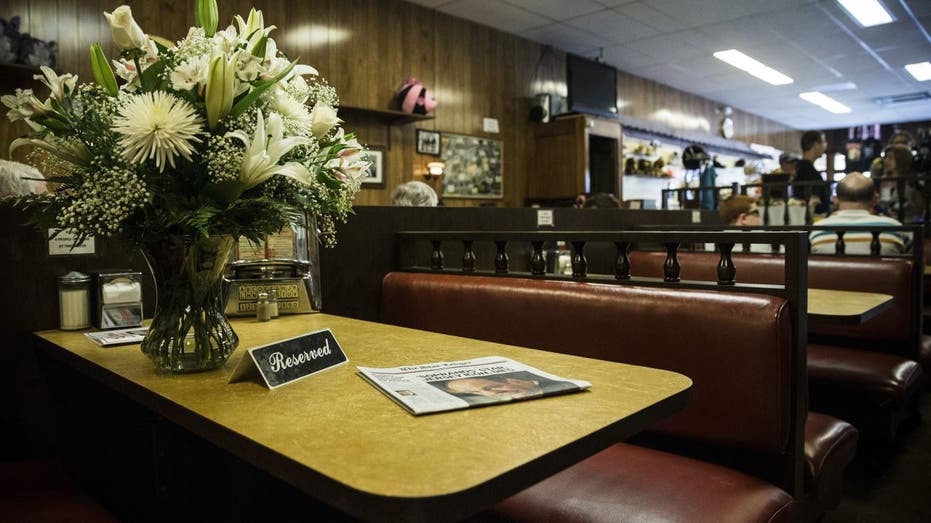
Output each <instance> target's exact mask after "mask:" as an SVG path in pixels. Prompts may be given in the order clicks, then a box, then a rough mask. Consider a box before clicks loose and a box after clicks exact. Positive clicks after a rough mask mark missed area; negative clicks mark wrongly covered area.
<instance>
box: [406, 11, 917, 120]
mask: <svg viewBox="0 0 931 523" xmlns="http://www.w3.org/2000/svg"><path fill="white" fill-rule="evenodd" d="M411 1H413V2H414V3H416V4H421V5H423V6H426V7H431V8H435V9H437V10H439V11H442V12H445V13H449V14H451V15H454V16H458V17H462V18H466V19H469V20H472V21H475V22H477V23H480V24H484V25H488V26H491V27H495V28H497V29H500V30H502V31H507V32H510V33H514V34H517V35H520V36H522V37H525V38H527V39H529V40H533V41H536V42H540V43H542V44H548V45H551V46H553V47H555V48H557V49H560V50H562V51H566V52H571V53H576V54H579V55H582V56H586V57H589V58H594V57H597V56H601V57H603V58H604V59H605V60H606V61H607V62H608V63H610V64H612V65H614V66H616V67H617V68H618V69H620V70H623V71H627V72H629V73H633V74H635V75H638V76H642V77H645V78H649V79H651V80H655V81H658V82H661V83H664V84H667V85H670V86H673V87H675V88H677V89H681V90H683V91H688V92H691V93H695V94H699V95H701V96H704V97H707V98H710V99H712V100H716V101H718V102H721V103H723V104H727V105H730V106H733V107H736V108H739V109H743V110H745V111H749V112H752V113H755V114H759V115H761V116H765V117H767V118H770V119H772V120H775V121H777V122H781V123H783V124H786V125H789V126H791V127H795V128H798V129H815V128H820V129H830V128H838V127H848V126H854V125H866V124H872V123H894V122H904V121H920V120H931V101H927V100H925V101H919V102H909V103H903V104H897V105H892V106H881V105H879V104H877V103H876V102H875V101H874V99H875V98H876V97H878V96H894V95H902V94H908V93H914V92H918V91H931V81H925V82H918V81H916V80H915V79H914V78H912V77H911V75H909V74H908V73H907V72H906V71H905V69H904V66H905V65H906V64H910V63H915V62H923V61H926V60H929V61H931V0H882V1H883V3H884V5H885V6H886V7H887V8H888V10H889V11H890V12H891V13H892V15H893V16H894V17H895V22H893V23H890V24H885V25H880V26H874V27H866V28H864V27H861V26H860V25H859V24H858V23H857V22H856V21H854V20H853V19H852V18H850V17H849V16H848V15H847V12H846V11H844V10H843V9H842V8H841V7H840V5H838V4H837V2H836V1H835V0H820V1H815V0H640V1H631V0H411ZM731 48H736V49H739V50H741V51H743V52H744V53H746V54H748V55H750V56H752V57H754V58H756V59H757V60H760V61H761V62H763V63H765V64H766V65H769V66H770V67H773V68H775V69H776V70H778V71H780V72H782V73H785V74H787V75H788V76H790V77H792V78H793V79H794V80H795V82H794V83H792V84H788V85H781V86H773V85H769V84H767V83H765V82H763V81H762V80H757V79H755V78H753V77H751V76H749V75H747V74H745V73H743V72H741V71H738V70H737V69H734V68H732V67H731V66H729V65H727V64H725V63H723V62H720V61H718V60H717V59H715V58H713V57H712V53H713V52H715V51H721V50H725V49H731ZM845 84H846V86H845ZM850 84H854V85H855V86H856V87H855V88H851V85H850ZM841 87H844V88H843V89H841ZM810 90H822V91H823V92H825V94H828V95H829V96H831V97H833V98H835V99H836V100H838V101H840V102H841V103H843V104H845V105H847V106H848V107H850V108H851V109H852V110H853V111H852V112H851V113H848V114H832V113H829V112H827V111H825V110H823V109H821V108H819V107H817V106H814V105H811V104H809V103H807V102H805V101H803V100H801V99H799V97H798V94H799V93H800V92H803V91H810ZM622 97H623V94H622Z"/></svg>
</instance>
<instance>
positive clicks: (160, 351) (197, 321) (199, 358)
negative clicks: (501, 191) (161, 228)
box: [142, 236, 239, 373]
mask: <svg viewBox="0 0 931 523" xmlns="http://www.w3.org/2000/svg"><path fill="white" fill-rule="evenodd" d="M233 245H234V241H233V238H232V237H230V236H210V237H209V238H204V237H199V238H197V239H192V238H190V237H185V236H169V237H166V238H163V239H160V240H157V241H153V242H150V243H147V244H146V245H145V247H144V249H143V252H144V253H145V257H146V261H147V262H148V264H149V268H150V269H151V270H152V275H153V277H154V278H155V290H156V296H155V299H156V302H155V316H154V317H153V318H152V324H151V325H150V326H149V330H148V332H147V333H146V336H145V339H143V340H142V352H143V353H144V354H145V355H146V356H148V357H149V359H151V360H152V362H153V363H154V364H155V367H156V369H157V370H158V371H159V372H164V373H189V372H200V371H205V370H210V369H215V368H218V367H220V366H222V365H223V364H224V363H225V362H226V360H227V359H229V357H230V355H231V354H232V353H233V351H234V350H236V347H237V346H238V345H239V337H238V336H237V335H236V333H235V332H233V327H232V326H231V325H230V323H229V320H228V319H227V318H226V314H224V312H223V307H224V300H223V287H222V278H223V270H224V267H225V266H226V262H227V261H228V260H229V257H230V253H231V252H232V249H233Z"/></svg>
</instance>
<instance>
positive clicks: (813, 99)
mask: <svg viewBox="0 0 931 523" xmlns="http://www.w3.org/2000/svg"><path fill="white" fill-rule="evenodd" d="M798 97H799V98H801V99H802V100H805V101H806V102H809V103H813V104H815V105H817V106H818V107H821V108H822V109H824V110H825V111H830V112H832V113H834V114H842V113H849V112H850V108H849V107H847V106H846V105H844V104H842V103H840V102H838V101H837V100H835V99H833V98H831V97H830V96H827V95H826V94H824V93H819V92H818V91H808V92H805V93H800V94H799V95H798Z"/></svg>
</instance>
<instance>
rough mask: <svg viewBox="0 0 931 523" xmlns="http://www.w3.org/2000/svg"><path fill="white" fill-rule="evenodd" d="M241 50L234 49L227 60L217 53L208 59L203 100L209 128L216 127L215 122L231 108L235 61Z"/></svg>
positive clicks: (234, 82) (233, 95)
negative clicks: (208, 65)
mask: <svg viewBox="0 0 931 523" xmlns="http://www.w3.org/2000/svg"><path fill="white" fill-rule="evenodd" d="M241 52H242V51H236V52H235V53H233V56H231V57H230V59H229V60H227V59H226V57H225V56H223V55H222V54H218V53H215V54H214V55H213V57H212V58H211V59H210V68H209V70H208V71H207V87H206V90H205V93H204V102H205V103H206V106H207V124H208V125H209V126H210V128H211V129H216V127H217V123H219V121H220V120H222V119H223V117H224V116H226V115H227V114H229V112H230V110H231V109H232V108H233V98H234V97H235V96H236V94H235V92H234V89H235V88H236V62H237V61H238V60H239V54H240V53H241Z"/></svg>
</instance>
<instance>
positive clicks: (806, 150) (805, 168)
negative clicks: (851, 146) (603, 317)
mask: <svg viewBox="0 0 931 523" xmlns="http://www.w3.org/2000/svg"><path fill="white" fill-rule="evenodd" d="M801 146H802V159H801V160H799V161H798V162H797V163H796V165H795V179H794V180H793V181H796V182H823V181H824V178H822V177H821V173H819V172H818V170H817V169H815V160H817V159H818V158H820V157H821V155H823V154H824V151H825V149H827V146H828V144H827V140H825V138H824V133H822V132H821V131H806V132H805V133H804V134H802V140H801ZM792 195H793V196H794V197H795V198H798V199H800V200H805V201H808V203H809V204H810V205H814V206H815V208H814V213H815V214H826V213H827V212H828V209H829V208H830V206H829V203H830V200H829V198H828V191H827V186H821V187H811V186H802V185H793V186H792Z"/></svg>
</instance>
